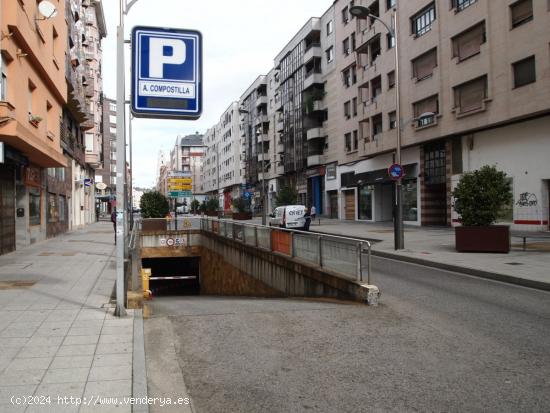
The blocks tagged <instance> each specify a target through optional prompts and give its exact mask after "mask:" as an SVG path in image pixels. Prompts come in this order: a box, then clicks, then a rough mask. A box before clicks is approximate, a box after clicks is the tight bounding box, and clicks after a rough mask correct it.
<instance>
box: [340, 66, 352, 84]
mask: <svg viewBox="0 0 550 413" xmlns="http://www.w3.org/2000/svg"><path fill="white" fill-rule="evenodd" d="M342 81H343V82H344V86H345V87H346V88H348V87H350V86H351V84H352V82H351V68H347V69H346V70H344V71H343V72H342Z"/></svg>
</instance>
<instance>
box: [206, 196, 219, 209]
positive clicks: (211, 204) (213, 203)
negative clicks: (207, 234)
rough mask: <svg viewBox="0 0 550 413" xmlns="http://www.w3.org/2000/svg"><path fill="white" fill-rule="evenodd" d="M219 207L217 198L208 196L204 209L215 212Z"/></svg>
mask: <svg viewBox="0 0 550 413" xmlns="http://www.w3.org/2000/svg"><path fill="white" fill-rule="evenodd" d="M219 208H220V203H219V201H218V199H217V198H210V199H209V200H208V201H206V204H205V209H206V211H208V212H216V211H217V210H218V209H219Z"/></svg>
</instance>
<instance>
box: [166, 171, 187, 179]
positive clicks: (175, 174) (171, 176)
mask: <svg viewBox="0 0 550 413" xmlns="http://www.w3.org/2000/svg"><path fill="white" fill-rule="evenodd" d="M192 176H193V174H192V173H191V172H170V173H169V174H168V179H175V178H176V179H177V178H191V177H192Z"/></svg>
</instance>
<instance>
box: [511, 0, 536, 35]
mask: <svg viewBox="0 0 550 413" xmlns="http://www.w3.org/2000/svg"><path fill="white" fill-rule="evenodd" d="M510 14H511V16H512V28H514V27H518V26H521V25H522V24H524V23H527V22H529V21H531V20H533V1H532V0H520V1H517V2H515V3H514V4H512V5H511V6H510Z"/></svg>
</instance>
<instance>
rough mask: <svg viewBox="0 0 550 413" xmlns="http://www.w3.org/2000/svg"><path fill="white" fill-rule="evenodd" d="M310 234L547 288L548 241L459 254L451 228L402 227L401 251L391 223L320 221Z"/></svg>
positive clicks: (518, 242)
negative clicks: (396, 247) (370, 243)
mask: <svg viewBox="0 0 550 413" xmlns="http://www.w3.org/2000/svg"><path fill="white" fill-rule="evenodd" d="M310 230H311V231H318V232H324V233H327V234H334V235H344V236H348V237H356V238H366V239H374V240H377V242H376V243H374V244H373V251H374V253H378V255H380V256H384V257H388V258H395V259H401V260H407V261H411V262H416V263H419V264H423V265H430V266H437V267H439V268H443V269H449V270H452V271H458V272H464V273H467V274H471V275H477V276H482V277H486V278H494V279H499V280H502V281H507V282H513V283H517V284H521V285H526V286H534V287H537V288H545V289H550V270H549V269H550V242H548V240H546V241H544V240H539V241H535V240H533V242H530V243H528V244H527V247H528V248H527V250H526V251H523V249H522V248H523V247H522V241H521V240H520V239H517V238H512V250H511V251H510V253H509V254H488V253H460V252H456V250H455V238H454V229H452V228H433V227H430V228H427V227H413V226H406V227H405V249H404V250H401V251H395V250H394V235H393V223H375V224H371V223H364V222H356V221H341V220H336V219H328V218H321V224H320V225H319V220H316V221H315V222H313V223H312V225H311V227H310Z"/></svg>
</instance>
